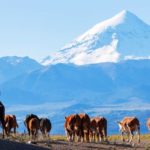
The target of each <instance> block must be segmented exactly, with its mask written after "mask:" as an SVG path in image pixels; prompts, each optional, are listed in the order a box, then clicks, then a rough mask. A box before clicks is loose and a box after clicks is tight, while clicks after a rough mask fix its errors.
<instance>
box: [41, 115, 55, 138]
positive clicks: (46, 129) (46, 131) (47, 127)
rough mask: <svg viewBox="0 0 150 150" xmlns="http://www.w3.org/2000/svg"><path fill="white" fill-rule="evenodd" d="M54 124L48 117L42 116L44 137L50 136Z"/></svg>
mask: <svg viewBox="0 0 150 150" xmlns="http://www.w3.org/2000/svg"><path fill="white" fill-rule="evenodd" d="M51 128H52V124H51V121H50V120H49V119H48V118H40V130H41V132H42V134H43V137H46V136H47V137H49V132H50V131H51Z"/></svg>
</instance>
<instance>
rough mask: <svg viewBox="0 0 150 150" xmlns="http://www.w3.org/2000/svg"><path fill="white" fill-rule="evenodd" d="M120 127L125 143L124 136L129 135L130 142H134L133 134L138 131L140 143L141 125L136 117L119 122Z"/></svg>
mask: <svg viewBox="0 0 150 150" xmlns="http://www.w3.org/2000/svg"><path fill="white" fill-rule="evenodd" d="M118 125H119V128H120V131H121V136H122V140H123V141H125V140H124V134H127V136H128V142H132V140H133V133H134V132H135V131H136V132H137V134H138V142H139V143H140V123H139V120H138V119H137V118H136V117H125V118H124V119H123V120H122V121H120V122H118ZM129 138H130V139H129Z"/></svg>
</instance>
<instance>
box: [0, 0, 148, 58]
mask: <svg viewBox="0 0 150 150" xmlns="http://www.w3.org/2000/svg"><path fill="white" fill-rule="evenodd" d="M149 6H150V1H149V0H138V1H137V0H132V1H131V0H104V1H102V0H5V1H2V0H0V56H6V55H17V56H26V55H27V56H30V57H32V58H34V59H36V60H38V61H39V60H40V59H42V58H43V57H45V56H47V55H49V54H50V53H51V52H54V51H56V50H58V49H59V48H61V47H63V46H64V45H65V44H67V43H68V42H70V41H72V40H73V39H75V38H76V37H78V36H79V35H80V34H82V33H84V32H85V31H87V30H88V29H89V28H91V27H92V26H93V25H95V24H96V23H99V22H100V21H103V20H105V19H108V18H110V17H112V16H114V15H115V14H117V13H119V12H120V11H122V10H123V9H126V10H129V11H131V12H133V13H134V14H136V15H137V16H138V17H140V18H141V19H142V20H143V21H145V22H146V23H148V24H150V17H149V14H150V9H149Z"/></svg>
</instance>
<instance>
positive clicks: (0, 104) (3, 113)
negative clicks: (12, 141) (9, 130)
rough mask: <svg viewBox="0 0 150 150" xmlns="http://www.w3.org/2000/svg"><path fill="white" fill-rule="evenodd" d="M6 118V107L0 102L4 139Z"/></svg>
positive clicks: (0, 118) (0, 119)
mask: <svg viewBox="0 0 150 150" xmlns="http://www.w3.org/2000/svg"><path fill="white" fill-rule="evenodd" d="M4 117H5V107H4V105H3V103H2V102H1V101H0V122H1V124H2V129H3V138H4V131H5V121H4Z"/></svg>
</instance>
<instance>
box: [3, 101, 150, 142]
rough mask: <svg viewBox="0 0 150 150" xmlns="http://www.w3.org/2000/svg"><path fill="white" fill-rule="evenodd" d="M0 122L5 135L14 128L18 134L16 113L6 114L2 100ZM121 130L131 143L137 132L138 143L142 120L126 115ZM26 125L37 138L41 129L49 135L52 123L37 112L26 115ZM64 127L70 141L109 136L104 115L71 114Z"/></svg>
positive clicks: (96, 140)
mask: <svg viewBox="0 0 150 150" xmlns="http://www.w3.org/2000/svg"><path fill="white" fill-rule="evenodd" d="M0 123H1V126H2V129H3V138H4V136H5V135H6V136H9V135H10V133H11V130H12V129H13V132H14V134H16V128H18V124H17V120H16V116H15V115H6V114H5V107H4V105H3V104H2V102H0ZM117 123H118V126H119V129H120V132H121V137H122V141H125V137H124V135H127V141H128V142H129V143H131V142H132V140H133V135H134V133H137V137H138V138H137V139H138V143H140V122H139V120H138V118H136V117H125V118H123V120H122V121H118V122H117ZM146 124H147V127H148V129H149V130H150V118H149V119H148V120H147V123H146ZM24 125H25V127H26V129H27V132H28V135H29V136H30V137H31V138H32V139H36V137H37V134H38V131H39V130H40V131H41V133H42V135H43V137H48V136H49V133H50V131H51V128H52V125H51V121H50V120H49V119H48V118H39V117H38V116H37V115H35V114H29V115H27V116H26V117H25V120H24ZM64 129H65V132H66V136H67V140H68V141H77V142H101V141H108V138H107V119H106V118H104V117H93V118H90V117H89V115H88V114H85V113H81V114H71V115H69V116H67V117H65V123H64Z"/></svg>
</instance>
